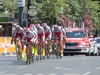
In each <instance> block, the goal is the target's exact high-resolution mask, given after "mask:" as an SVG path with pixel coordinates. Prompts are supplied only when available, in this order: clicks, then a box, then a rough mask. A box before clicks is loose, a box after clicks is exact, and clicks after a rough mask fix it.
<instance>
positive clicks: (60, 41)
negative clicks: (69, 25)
mask: <svg viewBox="0 0 100 75" xmlns="http://www.w3.org/2000/svg"><path fill="white" fill-rule="evenodd" d="M62 40H63V38H62V37H61V38H60V40H59V45H60V50H61V51H60V52H61V56H63V41H62Z"/></svg>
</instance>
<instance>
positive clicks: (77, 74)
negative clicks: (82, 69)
mask: <svg viewBox="0 0 100 75" xmlns="http://www.w3.org/2000/svg"><path fill="white" fill-rule="evenodd" d="M64 75H81V74H64Z"/></svg>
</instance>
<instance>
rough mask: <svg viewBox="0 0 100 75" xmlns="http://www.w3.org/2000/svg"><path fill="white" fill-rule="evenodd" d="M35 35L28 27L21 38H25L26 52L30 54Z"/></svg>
mask: <svg viewBox="0 0 100 75" xmlns="http://www.w3.org/2000/svg"><path fill="white" fill-rule="evenodd" d="M35 37H36V35H35V34H34V33H33V32H32V31H31V30H30V29H29V28H26V35H25V37H24V39H23V40H25V42H26V54H28V53H29V54H30V56H32V50H31V48H32V43H34V42H35ZM29 47H30V50H29Z"/></svg>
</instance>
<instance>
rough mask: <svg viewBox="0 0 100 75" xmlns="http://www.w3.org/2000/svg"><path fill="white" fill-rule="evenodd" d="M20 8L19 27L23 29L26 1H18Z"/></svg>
mask: <svg viewBox="0 0 100 75" xmlns="http://www.w3.org/2000/svg"><path fill="white" fill-rule="evenodd" d="M18 7H19V25H20V26H22V27H23V9H24V7H25V0H18Z"/></svg>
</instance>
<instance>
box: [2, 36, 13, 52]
mask: <svg viewBox="0 0 100 75" xmlns="http://www.w3.org/2000/svg"><path fill="white" fill-rule="evenodd" d="M14 52H15V46H14V44H11V37H0V53H4V54H7V53H14Z"/></svg>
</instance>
